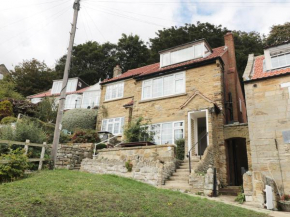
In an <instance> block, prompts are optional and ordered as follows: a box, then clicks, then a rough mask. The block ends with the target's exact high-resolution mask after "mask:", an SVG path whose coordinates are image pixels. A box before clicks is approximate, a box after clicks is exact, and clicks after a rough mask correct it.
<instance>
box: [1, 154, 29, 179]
mask: <svg viewBox="0 0 290 217" xmlns="http://www.w3.org/2000/svg"><path fill="white" fill-rule="evenodd" d="M23 153H24V150H19V149H16V150H12V151H11V152H10V153H8V154H4V155H1V156H0V160H8V163H7V164H0V182H7V181H13V180H16V179H18V178H20V177H23V176H24V171H25V169H26V168H27V167H28V159H27V157H26V156H25V155H24V154H23Z"/></svg>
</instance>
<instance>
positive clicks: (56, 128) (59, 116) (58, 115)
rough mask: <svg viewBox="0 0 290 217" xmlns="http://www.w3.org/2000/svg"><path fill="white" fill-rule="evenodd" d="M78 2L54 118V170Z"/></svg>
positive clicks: (75, 7) (77, 2) (76, 0)
mask: <svg viewBox="0 0 290 217" xmlns="http://www.w3.org/2000/svg"><path fill="white" fill-rule="evenodd" d="M80 1H81V0H75V1H74V5H73V9H74V16H73V23H72V27H71V32H70V41H69V47H68V51H67V58H66V63H65V69H64V74H63V80H62V88H61V92H60V98H59V105H58V111H57V118H56V123H55V129H54V136H53V146H52V151H51V159H52V161H53V168H55V163H56V155H57V148H58V143H59V137H60V131H61V128H62V126H61V120H62V116H63V108H64V103H65V96H66V86H67V81H68V74H69V70H70V63H71V55H72V49H73V45H74V39H75V34H76V27H77V20H78V12H79V10H80Z"/></svg>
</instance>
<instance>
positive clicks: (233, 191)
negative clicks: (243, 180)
mask: <svg viewBox="0 0 290 217" xmlns="http://www.w3.org/2000/svg"><path fill="white" fill-rule="evenodd" d="M231 187H233V186H231ZM234 187H236V186H234ZM240 192H241V190H240V189H239V187H238V188H228V187H225V188H221V189H219V194H221V195H231V196H237V195H238V194H239V193H240Z"/></svg>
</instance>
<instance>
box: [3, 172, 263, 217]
mask: <svg viewBox="0 0 290 217" xmlns="http://www.w3.org/2000/svg"><path fill="white" fill-rule="evenodd" d="M0 216H1V217H6V216H17V217H18V216H29V217H30V216H41V217H44V216H54V217H56V216H81V217H87V216H117V217H118V216H119V217H121V216H138V217H139V216H158V217H162V216H178V217H179V216H198V217H201V216H206V217H210V216H215V217H216V216H218V217H219V216H231V217H232V216H242V217H246V216H250V217H255V216H265V215H264V214H260V213H256V212H253V211H249V210H246V209H242V208H239V207H235V206H230V205H226V204H223V203H218V202H214V201H210V200H207V199H201V198H199V197H192V196H189V195H186V194H182V193H179V192H173V191H169V190H162V189H157V188H155V187H152V186H150V185H147V184H143V183H140V182H137V181H134V180H131V179H126V178H121V177H117V176H113V175H94V174H88V173H81V172H77V171H68V170H55V171H42V172H40V173H37V174H35V175H32V176H31V177H29V178H26V179H23V180H20V181H16V182H13V183H8V184H2V185H0Z"/></svg>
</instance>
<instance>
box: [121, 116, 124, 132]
mask: <svg viewBox="0 0 290 217" xmlns="http://www.w3.org/2000/svg"><path fill="white" fill-rule="evenodd" d="M123 127H124V118H121V126H120V133H123Z"/></svg>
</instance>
